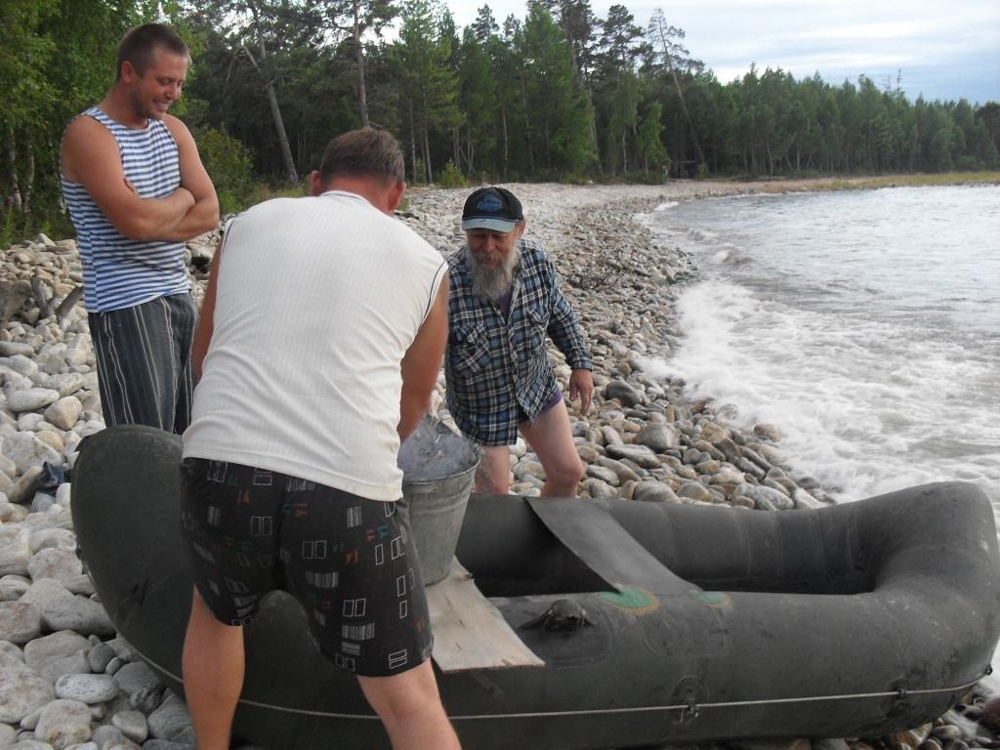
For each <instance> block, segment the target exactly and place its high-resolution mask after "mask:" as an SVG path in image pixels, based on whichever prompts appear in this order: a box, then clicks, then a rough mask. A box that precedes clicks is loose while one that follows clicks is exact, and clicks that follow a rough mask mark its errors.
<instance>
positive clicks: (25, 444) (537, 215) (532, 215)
mask: <svg viewBox="0 0 1000 750" xmlns="http://www.w3.org/2000/svg"><path fill="white" fill-rule="evenodd" d="M505 187H508V188H510V189H511V190H512V191H513V192H514V193H515V194H516V195H517V196H518V197H519V198H520V200H521V202H522V204H523V205H524V211H525V217H526V220H527V224H528V227H527V233H526V237H528V238H530V239H534V240H535V241H537V242H539V243H540V244H541V245H542V247H543V248H545V250H546V252H547V253H548V255H549V256H550V258H551V259H552V261H553V262H554V264H555V266H556V268H557V270H558V271H559V273H560V275H561V278H562V281H563V287H562V288H563V292H564V294H565V295H566V297H567V298H568V299H569V301H570V303H571V304H572V305H573V307H574V309H575V310H576V312H577V315H578V317H579V319H580V324H581V327H582V329H583V331H584V335H585V337H586V339H587V340H588V342H589V344H590V346H591V351H592V355H593V361H594V382H595V393H594V403H593V404H592V406H591V408H590V410H589V412H588V413H587V414H580V413H579V411H578V403H572V404H569V407H570V418H571V422H572V424H573V434H574V437H575V439H576V442H577V449H578V452H579V454H580V456H581V458H582V459H583V461H584V464H585V465H586V467H587V472H586V476H585V478H584V479H583V480H582V481H581V483H580V487H579V494H580V495H581V496H582V497H592V498H612V497H618V498H625V499H629V500H634V501H640V502H665V503H690V504H711V505H729V506H740V507H743V508H747V509H754V510H755V511H759V512H794V511H795V510H796V509H801V508H817V507H822V506H824V505H826V504H829V503H830V502H831V500H830V498H829V497H828V495H827V493H826V492H825V491H824V488H823V487H821V486H820V485H819V483H817V482H816V481H814V480H812V479H810V478H809V477H808V476H803V475H801V474H798V473H797V472H796V471H795V469H794V467H792V466H789V465H788V462H787V461H786V459H785V457H784V456H783V454H782V451H781V434H780V431H779V429H778V428H777V427H776V426H774V425H769V424H758V425H755V426H754V427H753V428H752V429H751V430H745V431H740V430H737V429H735V428H733V427H731V426H730V425H729V423H728V421H727V414H726V410H725V409H723V408H717V407H716V405H714V404H713V403H712V402H711V401H692V400H690V399H689V398H687V397H686V396H685V393H684V389H683V383H681V382H677V381H675V380H671V379H670V378H666V377H663V376H662V374H661V373H657V372H655V371H648V367H649V363H650V362H651V361H652V360H654V359H656V358H661V359H662V358H669V357H670V353H671V351H672V348H673V347H675V346H676V345H677V342H678V341H679V340H680V338H681V337H682V336H683V332H682V331H680V330H678V328H677V325H676V321H675V319H674V316H673V312H672V310H673V303H674V302H675V300H676V298H677V296H678V294H679V291H680V290H681V289H682V288H683V285H684V284H685V282H687V281H689V280H691V279H694V278H696V277H697V274H698V269H697V268H696V267H695V266H694V264H693V263H692V262H691V260H690V258H688V257H685V256H684V254H683V253H681V252H680V251H679V250H678V249H677V248H675V247H670V246H667V245H664V244H662V241H661V240H660V239H659V238H658V237H657V236H656V235H655V234H654V233H652V232H651V231H650V230H649V229H647V228H646V226H645V224H644V221H643V218H642V217H643V215H644V214H647V213H649V212H651V211H653V210H654V209H655V208H656V207H657V206H658V205H661V204H663V203H665V202H668V201H684V200H696V199H699V198H705V197H709V196H714V195H725V194H733V193H750V192H761V191H769V192H776V191H779V192H780V191H790V190H797V189H804V188H805V187H806V184H805V183H796V182H775V183H736V182H714V181H709V182H696V181H685V182H672V183H669V184H666V185H659V186H622V185H615V186H597V185H593V186H568V185H556V184H542V185H539V184H530V185H529V184H508V185H505ZM468 192H469V189H466V188H462V189H433V188H416V189H411V190H408V191H407V193H406V196H405V198H404V204H403V206H402V207H401V210H400V212H399V213H400V217H401V219H402V220H403V221H405V222H406V223H407V224H408V225H409V226H410V227H412V228H413V229H414V230H415V231H416V232H417V233H418V234H420V235H421V236H423V237H424V238H425V239H426V240H427V241H428V242H430V244H431V245H433V246H434V247H435V248H437V249H438V250H440V251H441V252H442V253H443V254H444V255H448V254H450V253H451V252H454V251H455V250H456V249H458V247H460V246H461V245H462V244H463V242H464V234H463V233H462V231H461V227H460V217H461V210H462V204H463V202H464V200H465V197H466V196H467V194H468ZM216 238H217V234H209V235H205V236H203V237H200V238H197V239H196V240H193V241H191V242H189V243H188V248H189V251H190V264H189V268H190V270H191V276H192V282H193V289H194V296H195V299H196V301H199V302H200V299H201V297H202V295H203V293H204V288H205V283H206V280H207V269H208V262H209V260H210V258H211V255H212V252H213V251H214V246H215V240H216ZM81 284H82V272H81V268H80V262H79V256H78V255H77V253H76V247H75V243H74V241H73V240H71V239H61V240H56V241H54V240H52V239H50V238H48V237H45V236H39V237H37V238H35V239H33V240H31V241H29V242H24V243H21V244H19V245H16V246H13V247H11V248H8V249H5V250H4V262H3V264H2V267H0V385H2V394H0V750H5V749H6V748H16V750H50V748H51V749H54V750H67V749H69V750H131V749H133V748H144V749H145V750H182V749H188V748H193V747H194V739H193V734H192V731H191V725H190V720H189V718H188V716H187V711H186V708H185V706H184V704H183V701H181V700H180V699H179V698H178V697H177V696H175V695H173V694H172V693H171V692H170V691H168V690H166V688H165V687H164V686H163V685H162V684H161V683H160V682H159V681H158V679H157V678H156V676H155V675H154V674H153V672H152V671H151V670H150V669H149V668H148V667H146V665H145V664H144V663H143V662H142V661H141V660H140V659H139V658H138V656H137V655H136V654H135V652H134V651H133V650H132V649H131V648H130V646H129V644H128V643H126V642H125V641H124V640H123V639H121V638H120V637H118V636H117V634H116V633H115V629H114V626H113V624H112V623H111V621H110V620H109V619H108V616H107V614H106V613H105V612H104V609H103V608H102V607H101V604H100V602H99V601H98V600H97V598H96V595H95V593H94V589H93V586H92V584H91V582H90V579H89V577H88V576H87V574H86V571H85V569H84V566H83V563H82V562H81V560H80V559H79V557H78V556H77V553H76V540H75V536H74V533H73V527H72V519H71V514H70V508H71V503H72V481H71V479H72V467H73V463H74V461H75V458H76V455H77V449H78V446H79V443H80V441H81V440H82V439H83V438H84V437H86V436H87V435H90V434H93V433H94V432H97V431H99V430H101V429H103V428H104V421H103V418H102V416H101V409H100V400H99V396H98V389H97V372H96V366H95V364H94V357H93V349H92V345H91V342H90V335H89V332H88V329H87V323H86V313H85V311H84V308H83V304H82V301H81V299H80V294H79V288H80V285H81ZM550 355H551V358H552V361H553V362H554V363H555V364H556V373H557V377H558V379H559V380H560V382H561V384H562V385H563V387H564V389H565V387H566V385H567V380H568V377H569V374H570V370H569V367H568V366H567V365H566V364H565V362H564V361H563V359H562V356H561V355H560V354H559V353H558V351H557V350H556V349H555V348H554V347H553V346H551V345H550ZM443 393H444V379H443V374H442V376H441V377H440V378H439V383H438V390H437V394H436V399H435V411H436V413H437V416H438V417H440V418H441V419H442V420H443V421H445V422H446V423H447V422H448V421H449V419H450V418H449V416H448V414H447V410H446V408H445V406H444V398H443ZM511 472H512V485H511V491H512V492H513V493H516V494H520V495H537V494H538V493H539V491H540V488H541V486H542V483H543V481H544V475H543V473H542V471H541V465H540V463H539V462H538V461H537V459H536V458H535V456H534V455H533V453H532V452H531V450H530V448H529V447H528V446H527V445H525V444H524V443H523V442H521V441H519V442H518V444H517V445H516V446H514V447H513V448H512V450H511ZM998 731H1000V699H998V698H996V697H995V696H993V695H992V694H990V693H989V692H988V691H987V690H986V688H984V687H981V686H980V687H976V688H974V689H973V690H971V691H970V692H969V694H968V695H967V696H966V699H965V701H964V702H963V703H962V704H960V705H958V706H956V707H955V708H954V709H952V710H951V711H949V712H948V713H947V714H946V715H945V716H943V717H941V718H940V719H938V720H937V721H935V722H933V723H931V724H928V725H925V726H922V727H915V728H913V729H912V730H910V731H908V732H903V733H899V734H897V735H893V736H890V737H864V738H854V737H851V738H842V739H837V740H815V741H810V740H808V739H789V740H787V741H780V742H776V741H767V742H761V741H758V742H743V743H733V742H728V743H726V745H725V747H726V748H734V747H736V748H745V749H746V750H771V749H772V748H773V749H774V750H786V749H787V750H810V748H812V749H813V750H848V749H849V748H850V749H851V750H881V749H882V748H889V749H891V750H904V748H909V749H910V750H964V748H968V747H983V748H994V747H1000V739H998V737H1000V735H998V734H997V732H998ZM234 746H235V747H240V748H242V750H251V747H252V746H250V745H246V744H243V745H238V744H237V745H234ZM699 747H701V748H703V750H716V748H717V747H718V748H719V750H721V747H722V746H713V745H701V746H699ZM262 750H266V749H262ZM467 750H475V748H468V749H467ZM515 750H516V749H515ZM609 750H611V749H609Z"/></svg>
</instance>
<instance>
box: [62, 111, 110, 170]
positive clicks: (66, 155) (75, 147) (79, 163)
mask: <svg viewBox="0 0 1000 750" xmlns="http://www.w3.org/2000/svg"><path fill="white" fill-rule="evenodd" d="M117 150H118V148H117V145H116V144H115V139H114V136H113V135H111V131H109V130H108V129H107V128H106V127H104V125H102V124H101V123H99V122H98V121H97V120H95V119H94V118H93V117H90V116H88V115H80V116H78V117H75V118H74V119H73V120H72V121H70V123H69V125H68V126H67V127H66V132H65V133H63V140H62V152H61V168H62V172H63V175H65V177H66V178H67V179H68V180H70V181H72V182H80V181H81V179H80V175H81V174H84V173H86V172H87V171H88V169H89V168H90V166H91V165H92V164H93V163H94V162H103V161H105V160H106V159H107V158H108V156H109V155H111V154H116V153H117Z"/></svg>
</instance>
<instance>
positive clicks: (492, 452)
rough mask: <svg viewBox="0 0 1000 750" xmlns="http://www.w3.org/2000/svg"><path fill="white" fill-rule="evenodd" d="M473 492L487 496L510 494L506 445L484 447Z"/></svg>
mask: <svg viewBox="0 0 1000 750" xmlns="http://www.w3.org/2000/svg"><path fill="white" fill-rule="evenodd" d="M475 491H476V492H479V493H484V494H488V495H507V494H510V449H509V448H508V447H507V446H506V445H489V446H487V445H484V446H483V458H482V460H481V461H480V462H479V468H477V469H476V486H475Z"/></svg>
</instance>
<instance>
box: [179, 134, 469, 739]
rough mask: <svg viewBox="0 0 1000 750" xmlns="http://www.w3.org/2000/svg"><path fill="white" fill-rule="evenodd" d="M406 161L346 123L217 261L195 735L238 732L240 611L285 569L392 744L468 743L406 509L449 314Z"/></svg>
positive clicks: (188, 644) (188, 655)
mask: <svg viewBox="0 0 1000 750" xmlns="http://www.w3.org/2000/svg"><path fill="white" fill-rule="evenodd" d="M403 175H404V171H403V156H402V153H401V152H400V150H399V146H398V145H397V144H396V141H395V139H394V138H393V137H392V136H391V135H390V134H389V133H387V132H385V131H375V130H371V129H364V130H356V131H351V132H349V133H346V134H344V135H342V136H340V137H339V138H336V139H335V140H334V141H333V142H332V143H331V144H330V146H329V147H328V148H327V151H326V154H325V155H324V157H323V163H322V164H321V166H320V169H319V171H317V172H313V174H312V176H311V183H310V187H311V196H309V197H303V198H278V199H275V200H271V201H267V202H265V203H262V204H260V205H258V206H255V207H253V208H251V209H250V210H248V211H247V212H245V213H244V214H242V215H240V216H238V217H237V218H236V219H234V220H233V221H232V222H230V224H229V225H228V226H227V227H226V231H225V234H224V240H223V242H222V243H221V245H220V247H219V249H218V251H217V252H216V254H215V257H214V259H213V261H212V276H211V280H210V283H209V287H208V290H207V292H206V295H205V302H204V305H203V307H202V312H201V318H200V321H199V324H198V329H197V332H196V334H195V342H194V347H193V359H194V365H195V371H196V372H200V375H201V379H200V381H199V383H198V386H197V388H196V389H195V395H194V407H193V413H192V420H191V426H190V427H189V428H188V429H187V431H186V432H185V433H184V462H183V476H184V497H183V500H182V521H183V527H184V538H185V541H186V542H187V544H188V547H189V552H190V555H189V556H190V559H191V561H192V565H193V568H194V571H195V580H196V585H195V591H194V596H193V604H192V611H191V619H190V621H189V624H188V629H187V635H186V638H185V644H184V656H183V672H184V692H185V695H186V697H187V701H188V706H189V708H190V711H191V718H192V722H193V724H194V730H195V735H196V738H197V741H198V747H199V750H226V748H228V747H229V740H230V732H231V727H232V718H233V712H234V710H235V707H236V704H237V700H238V698H239V694H240V690H241V687H242V679H243V664H244V652H243V634H242V628H243V625H245V624H246V623H247V622H249V621H250V620H252V618H253V617H254V614H255V613H256V610H257V605H258V601H259V599H260V597H261V596H263V595H264V594H266V593H268V592H269V591H272V590H276V589H281V590H285V591H288V592H289V593H291V594H292V595H293V596H294V597H295V598H296V599H297V600H298V601H299V602H300V603H301V604H302V606H303V608H304V610H305V612H306V615H307V617H308V622H309V626H310V630H311V632H312V635H313V637H314V639H315V641H316V643H317V644H318V646H319V648H320V651H321V652H322V653H323V654H324V655H325V656H326V657H327V658H329V659H330V660H331V661H332V662H334V663H335V664H336V665H338V666H340V667H342V668H344V669H346V670H348V671H350V672H353V673H355V674H356V675H357V677H358V680H359V682H360V685H361V689H362V691H363V692H364V695H365V697H366V698H367V699H368V702H369V703H370V704H371V705H372V707H373V708H374V709H375V711H376V713H378V715H379V717H380V718H381V719H382V722H383V724H384V725H385V728H386V730H387V732H388V734H389V737H390V740H391V741H392V746H393V748H395V750H402V749H404V748H407V749H409V750H417V749H418V748H421V749H423V750H454V749H455V748H458V747H459V743H458V739H457V737H456V735H455V732H454V730H453V729H452V727H451V724H450V722H449V720H448V718H447V716H446V714H445V711H444V708H443V706H442V704H441V698H440V695H439V693H438V689H437V684H436V680H435V677H434V672H433V670H432V667H431V662H430V653H431V647H432V645H433V640H432V636H431V632H430V619H429V615H428V611H427V601H426V597H425V595H424V589H423V581H422V580H421V577H420V569H419V565H418V563H417V559H416V553H415V550H414V548H413V541H412V536H411V535H410V533H409V528H408V520H407V517H406V515H405V514H403V513H397V512H396V500H398V499H399V498H400V497H401V496H402V472H401V471H400V470H399V469H398V468H397V466H396V456H397V453H398V449H399V445H400V443H401V442H402V440H405V438H406V437H407V435H409V433H410V432H411V431H412V430H413V429H415V428H416V426H417V424H418V422H419V421H420V419H421V418H422V416H423V415H424V414H425V412H426V411H427V408H428V406H429V402H430V396H431V392H432V391H433V389H434V386H435V383H436V381H437V376H438V372H439V370H440V367H441V362H442V359H443V356H444V348H445V343H446V341H447V327H448V326H447V299H448V275H447V265H446V263H445V261H444V259H443V257H442V256H441V254H440V253H439V252H438V251H437V250H435V249H434V248H433V247H431V246H430V245H429V244H428V243H427V242H425V241H424V240H423V239H421V238H420V237H419V236H418V235H417V234H416V233H414V232H413V231H412V230H410V229H409V228H408V227H406V225H405V224H403V223H402V222H400V221H399V220H397V219H396V218H395V217H394V216H393V212H394V211H395V209H396V207H397V205H398V204H399V201H400V198H401V197H402V194H403V190H404V189H405V183H404V182H403Z"/></svg>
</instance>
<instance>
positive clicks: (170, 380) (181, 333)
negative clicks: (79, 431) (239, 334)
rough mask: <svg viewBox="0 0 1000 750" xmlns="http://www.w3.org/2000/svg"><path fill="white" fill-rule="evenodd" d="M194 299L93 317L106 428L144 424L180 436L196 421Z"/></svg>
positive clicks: (173, 299)
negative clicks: (193, 404)
mask: <svg viewBox="0 0 1000 750" xmlns="http://www.w3.org/2000/svg"><path fill="white" fill-rule="evenodd" d="M197 317H198V312H197V310H196V309H195V305H194V300H192V299H191V295H190V294H173V295H170V296H167V297H160V298H158V299H154V300H152V301H150V302H146V303H144V304H141V305H136V306H135V307H126V308H124V309H121V310H111V311H109V312H103V313H89V314H88V315H87V320H88V323H89V325H90V336H91V338H92V339H93V342H94V356H95V358H96V360H97V380H98V384H99V386H100V391H101V408H102V410H103V412H104V423H105V424H106V425H107V426H108V427H111V426H113V425H117V424H144V425H149V426H150V427H158V428H160V429H161V430H165V431H167V432H175V433H177V434H180V433H182V432H184V430H185V429H187V426H188V423H189V422H190V421H191V395H192V391H193V390H194V380H193V376H192V372H191V341H192V338H193V336H194V326H195V320H196V319H197Z"/></svg>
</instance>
